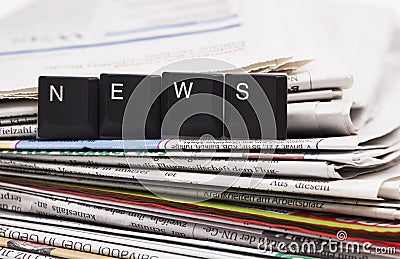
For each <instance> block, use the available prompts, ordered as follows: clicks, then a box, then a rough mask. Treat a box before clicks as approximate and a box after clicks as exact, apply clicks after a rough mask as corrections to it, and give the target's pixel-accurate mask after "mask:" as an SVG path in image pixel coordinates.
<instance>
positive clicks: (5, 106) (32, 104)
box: [0, 100, 38, 118]
mask: <svg viewBox="0 0 400 259" xmlns="http://www.w3.org/2000/svg"><path fill="white" fill-rule="evenodd" d="M37 113H38V105H37V101H34V100H18V101H5V102H0V118H4V117H16V116H31V115H36V114H37Z"/></svg>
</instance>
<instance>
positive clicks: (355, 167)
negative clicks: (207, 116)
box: [0, 146, 400, 179]
mask: <svg viewBox="0 0 400 259" xmlns="http://www.w3.org/2000/svg"><path fill="white" fill-rule="evenodd" d="M25 156H27V155H25ZM0 157H4V159H2V160H0V167H3V168H9V169H12V168H27V169H34V170H47V171H58V172H72V173H81V174H88V173H87V171H88V170H92V171H93V172H96V173H97V174H98V175H104V176H114V177H128V178H130V177H131V175H130V173H132V172H133V171H132V172H131V171H129V168H131V169H140V168H145V169H160V170H162V173H165V174H168V173H171V171H189V172H204V173H208V174H229V175H236V176H239V175H242V176H246V175H247V176H251V175H259V177H260V176H262V175H266V176H273V177H285V176H288V177H305V178H326V179H348V178H353V177H355V176H357V175H361V174H364V173H369V172H373V171H377V170H380V169H382V168H385V167H388V166H390V165H392V164H393V162H394V161H396V160H398V159H399V157H400V146H397V147H394V151H392V152H388V154H385V155H381V156H379V157H373V158H371V159H369V161H368V162H367V161H363V162H361V163H357V164H356V163H354V164H352V165H342V164H336V163H331V162H325V161H307V160H306V161H304V160H269V159H267V160H258V161H257V160H244V159H238V158H230V159H226V158H196V157H189V158H187V157H186V158H185V157H162V156H155V157H150V156H140V155H139V156H129V157H125V156H104V155H103V156H90V157H88V156H74V157H71V156H60V155H58V156H50V155H45V156H43V155H42V156H39V155H34V156H33V157H32V156H31V157H30V159H31V160H32V159H33V160H35V161H21V160H15V159H16V158H17V159H18V158H21V157H18V156H17V157H15V156H14V155H4V154H3V155H1V154H0ZM22 158H24V156H22ZM365 160H367V159H365ZM49 162H50V163H49ZM123 173H128V174H126V175H125V176H123V175H124V174H123Z"/></svg>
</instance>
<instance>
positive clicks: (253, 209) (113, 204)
mask: <svg viewBox="0 0 400 259" xmlns="http://www.w3.org/2000/svg"><path fill="white" fill-rule="evenodd" d="M28 182H29V180H28ZM22 183H24V182H23V181H22ZM33 183H34V182H33ZM36 184H37V182H36ZM3 185H4V184H3ZM8 185H9V186H11V185H12V186H14V187H16V186H15V185H14V184H11V185H10V184H8ZM4 186H5V185H4ZM45 186H47V187H45V188H46V189H47V191H42V190H38V191H35V190H33V191H29V190H32V188H30V187H29V188H27V187H16V188H14V187H13V188H11V189H9V188H7V187H5V188H7V189H8V191H11V192H14V191H17V192H18V193H21V192H23V193H26V194H27V195H31V196H32V197H37V196H38V195H40V196H41V197H43V194H45V193H47V194H46V195H45V196H46V197H48V198H50V199H52V198H53V200H54V199H55V198H56V197H58V195H57V194H56V193H60V190H59V188H62V189H63V190H70V191H72V192H74V191H75V192H76V191H78V192H80V193H81V194H78V195H76V194H75V195H70V194H65V192H62V194H61V197H59V199H61V200H65V199H68V201H69V202H70V203H71V202H72V203H75V202H77V203H78V204H86V205H87V206H89V207H87V206H86V208H91V207H96V208H99V206H102V207H104V208H106V207H107V208H109V209H110V211H114V212H115V211H116V210H118V211H120V210H123V211H130V212H131V214H130V215H132V213H133V212H134V213H139V214H146V215H152V216H157V217H158V216H161V215H165V216H161V217H167V218H170V219H175V220H184V221H185V222H186V221H188V220H189V221H190V222H196V223H202V224H203V222H204V220H206V223H205V224H212V225H213V226H214V225H216V226H219V225H221V224H222V227H223V228H227V227H228V226H229V228H230V229H235V230H241V231H243V230H245V229H244V228H243V227H240V226H245V228H247V230H246V231H247V232H251V233H257V231H256V230H257V229H258V230H259V231H262V232H263V233H264V234H265V231H266V229H269V230H270V231H278V232H281V231H282V227H283V228H285V229H286V230H285V233H291V234H295V235H297V234H298V231H299V230H300V229H301V231H302V233H303V232H304V234H307V235H308V236H310V235H311V236H310V237H319V238H320V237H321V234H322V235H323V236H325V238H328V236H329V234H328V232H330V231H329V229H326V227H329V228H331V227H333V228H334V229H335V228H336V229H337V228H338V229H340V228H342V229H346V231H348V233H349V239H352V238H350V236H352V235H355V236H358V235H359V234H357V231H359V229H360V227H361V229H363V231H371V232H373V233H374V235H376V237H377V236H381V237H380V240H381V241H383V240H386V241H384V242H381V241H378V240H376V239H374V241H373V243H375V244H386V245H393V244H395V243H393V242H391V241H390V240H393V239H392V238H391V236H392V233H396V232H398V231H399V228H398V223H397V222H394V221H382V220H379V221H376V222H378V223H374V221H373V220H372V221H371V220H370V221H368V222H365V221H363V219H362V218H357V217H353V218H352V219H353V220H352V221H348V220H342V219H341V218H337V217H336V216H334V215H332V216H329V214H318V213H317V214H313V213H302V212H299V211H290V210H282V209H280V210H277V209H267V208H265V207H259V206H249V205H241V206H235V205H233V204H231V205H229V204H226V203H221V204H219V203H207V202H206V203H197V204H192V203H189V204H188V206H185V204H187V201H186V202H184V203H182V201H178V204H176V202H174V201H169V200H160V199H159V197H155V196H154V198H153V199H151V196H149V195H148V194H146V195H143V194H137V193H132V192H130V193H129V194H131V195H133V197H131V198H130V195H128V196H127V195H126V194H127V192H126V191H124V192H121V191H117V192H116V191H115V190H114V191H112V192H110V193H108V192H104V191H102V190H104V188H98V189H97V191H94V189H93V188H83V189H85V191H84V192H82V186H79V185H78V186H76V187H77V188H78V189H75V188H74V187H72V188H71V186H70V185H63V184H57V185H56V186H53V188H51V187H50V186H52V185H45ZM49 187H50V188H49ZM34 189H36V188H34ZM39 193H40V194H39ZM119 194H122V196H121V195H119ZM5 195H7V193H6V194H5ZM97 195H101V196H99V197H97ZM104 195H106V196H107V197H109V198H112V199H109V198H105V197H103V196H104ZM8 197H19V196H10V193H8ZM96 197H97V198H96ZM121 198H122V199H121ZM154 199H155V200H154ZM9 200H12V199H9ZM139 201H145V202H144V203H140V202H139ZM153 202H156V203H157V204H159V203H161V204H162V205H163V206H162V207H159V206H157V207H154V206H152V205H151V204H152V203H153ZM161 204H160V205H161ZM171 206H172V207H171ZM176 206H178V207H179V208H180V209H179V210H176V209H173V208H176ZM199 206H200V207H199ZM39 207H42V206H39ZM133 208H134V210H133ZM221 209H222V211H221ZM40 210H42V209H40ZM138 210H139V211H138ZM160 213H161V214H160ZM242 213H244V215H242ZM120 214H121V213H120ZM249 214H251V215H252V220H250V221H249V220H246V219H247V218H248V217H246V216H245V215H249ZM243 216H245V217H243ZM121 217H122V214H121ZM182 217H183V218H182ZM257 217H258V220H257V219H256V218H257ZM260 217H261V218H260ZM265 217H266V218H265ZM274 219H275V220H278V221H279V222H280V224H279V226H278V227H274V226H275V225H274V224H272V225H271V223H272V222H275V220H274ZM265 220H267V221H265ZM282 220H284V222H287V223H289V222H291V223H290V224H289V225H287V224H286V223H284V225H282V223H283V222H282ZM271 221H272V222H271ZM207 222H208V223H207ZM210 222H212V223H210ZM293 222H297V223H298V224H296V225H295V226H296V227H294V228H293V227H291V224H292V223H293ZM300 222H303V224H300V225H299V223H300ZM305 222H307V223H305ZM344 222H345V224H343V223H344ZM383 223H384V224H383ZM309 224H311V225H312V226H307V225H309ZM234 226H236V227H234ZM271 226H272V227H271ZM389 226H390V227H389ZM238 227H239V228H238ZM249 228H251V229H253V230H250V229H249ZM293 230H295V231H294V232H293ZM316 230H317V232H316ZM318 230H323V232H320V231H318ZM333 231H334V230H333ZM354 231H355V232H354ZM296 233H297V234H296ZM384 233H386V234H384ZM315 234H317V236H315ZM302 235H303V234H302ZM361 237H364V236H363V235H361ZM358 240H360V239H358ZM363 240H365V241H371V242H372V240H369V239H364V238H363ZM396 244H397V245H396ZM396 244H395V246H398V243H396ZM399 247H400V246H399Z"/></svg>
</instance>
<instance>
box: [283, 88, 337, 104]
mask: <svg viewBox="0 0 400 259" xmlns="http://www.w3.org/2000/svg"><path fill="white" fill-rule="evenodd" d="M342 96H343V92H342V91H341V90H319V91H309V92H297V93H288V96H287V101H288V102H289V103H294V102H307V101H332V100H336V99H341V98H342Z"/></svg>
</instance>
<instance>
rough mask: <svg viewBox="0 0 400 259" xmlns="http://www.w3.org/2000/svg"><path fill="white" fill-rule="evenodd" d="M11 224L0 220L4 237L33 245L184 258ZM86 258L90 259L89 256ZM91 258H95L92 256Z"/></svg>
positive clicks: (120, 255) (13, 222) (92, 251)
mask: <svg viewBox="0 0 400 259" xmlns="http://www.w3.org/2000/svg"><path fill="white" fill-rule="evenodd" d="M7 223H8V224H7ZM13 224H15V221H11V222H10V221H8V220H5V219H0V229H1V232H2V233H3V236H4V237H6V238H12V237H13V235H15V234H14V233H16V234H19V233H20V234H21V235H20V236H19V239H21V237H23V236H28V237H29V238H28V240H29V241H31V240H32V241H34V242H35V243H39V244H44V245H48V244H50V245H51V246H56V247H64V248H69V249H74V250H78V249H79V250H80V251H82V252H85V253H86V254H90V253H92V254H97V255H104V256H112V257H117V258H124V257H125V258H126V257H127V256H130V257H134V256H135V255H140V256H143V257H147V258H185V256H182V255H177V254H169V253H164V252H161V251H154V250H148V249H140V248H136V247H133V246H130V247H128V246H121V245H117V244H115V243H114V244H111V243H107V242H100V241H98V240H96V241H93V240H90V239H86V238H82V237H71V236H66V235H61V234H55V233H47V232H44V231H40V230H37V229H35V230H32V229H27V228H25V227H22V228H21V227H16V226H14V225H13ZM17 237H18V236H17ZM111 253H112V254H111ZM71 254H73V253H71ZM68 258H69V257H68ZM81 258H82V257H81ZM85 258H86V257H85ZM88 258H90V256H89V257H88ZM92 258H96V257H95V256H92ZM103 258H104V257H103Z"/></svg>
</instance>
